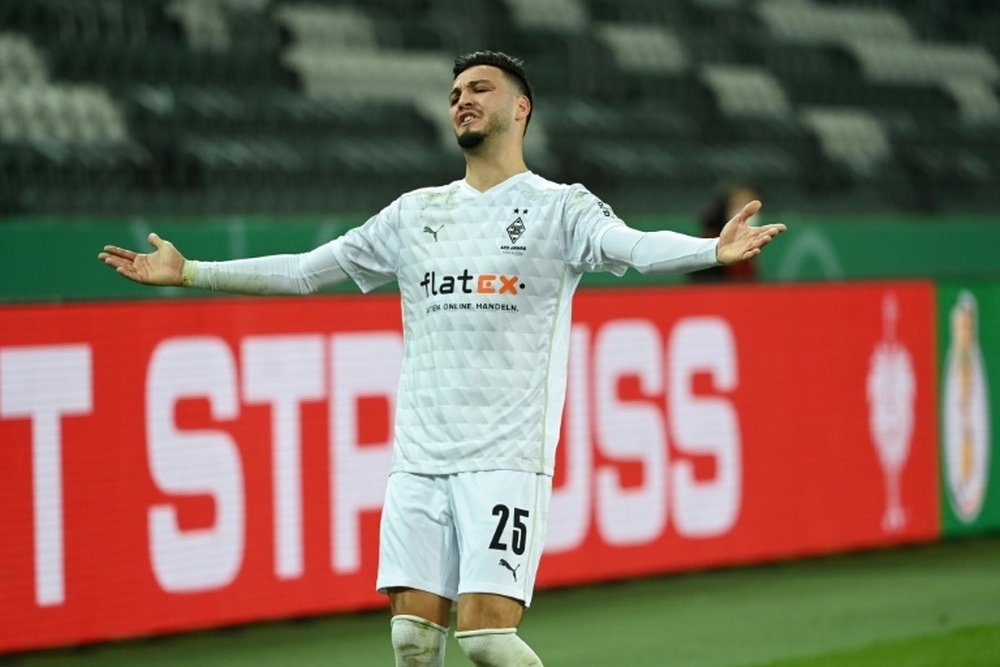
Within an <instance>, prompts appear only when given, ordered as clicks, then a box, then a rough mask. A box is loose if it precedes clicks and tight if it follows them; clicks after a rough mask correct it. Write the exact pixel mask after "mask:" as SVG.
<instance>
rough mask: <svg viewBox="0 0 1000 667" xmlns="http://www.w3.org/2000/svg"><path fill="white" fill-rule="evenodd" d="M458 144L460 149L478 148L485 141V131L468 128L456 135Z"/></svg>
mask: <svg viewBox="0 0 1000 667" xmlns="http://www.w3.org/2000/svg"><path fill="white" fill-rule="evenodd" d="M457 139H458V145H459V146H460V147H461V148H462V150H466V151H471V150H475V149H477V148H479V147H480V146H482V145H483V142H484V141H486V133H485V132H480V131H479V130H469V131H468V132H465V133H463V134H460V135H458V137H457Z"/></svg>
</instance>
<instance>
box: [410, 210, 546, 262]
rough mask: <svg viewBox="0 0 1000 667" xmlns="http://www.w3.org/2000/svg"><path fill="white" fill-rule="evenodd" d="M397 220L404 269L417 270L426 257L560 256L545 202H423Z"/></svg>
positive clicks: (451, 259) (503, 259) (499, 259)
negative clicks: (446, 205) (448, 205)
mask: <svg viewBox="0 0 1000 667" xmlns="http://www.w3.org/2000/svg"><path fill="white" fill-rule="evenodd" d="M402 223H403V224H402V225H401V229H400V235H401V241H402V243H401V245H400V247H401V252H400V264H401V265H402V267H403V268H404V269H405V267H407V266H413V267H415V268H418V269H422V268H424V265H425V264H426V263H428V262H449V263H451V262H459V263H468V262H475V261H485V262H489V263H503V264H517V263H519V262H521V261H522V260H532V261H538V260H541V261H545V260H550V261H561V259H562V257H563V252H562V243H561V236H560V233H559V232H560V230H559V224H558V220H557V218H556V217H555V212H554V211H553V210H552V207H549V206H531V205H518V204H503V205H491V206H480V207H476V208H473V209H466V208H461V207H458V208H444V207H441V208H435V207H428V208H425V209H421V210H415V211H413V212H411V213H410V215H408V216H405V217H404V219H403V221H402Z"/></svg>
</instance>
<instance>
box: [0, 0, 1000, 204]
mask: <svg viewBox="0 0 1000 667" xmlns="http://www.w3.org/2000/svg"><path fill="white" fill-rule="evenodd" d="M477 48H495V49H501V50H506V51H509V52H512V53H515V54H517V55H520V56H522V57H523V58H525V60H526V61H527V64H528V72H529V74H530V76H531V78H532V81H533V83H534V85H535V87H536V91H537V95H536V113H535V116H534V119H535V120H534V121H533V123H532V126H531V129H530V131H529V140H528V151H527V156H528V161H529V165H530V166H533V167H534V168H536V169H537V170H538V171H540V172H542V173H543V174H544V175H546V176H548V177H550V178H553V179H555V180H561V181H582V182H585V183H586V184H587V185H588V186H589V187H590V188H591V189H592V190H594V191H595V192H597V193H599V194H600V195H601V196H602V197H604V198H607V199H608V200H609V201H612V202H615V203H616V205H617V207H618V208H619V210H624V211H629V212H675V211H685V212H691V211H692V208H693V207H700V206H701V205H702V204H703V203H704V202H705V201H707V199H708V198H709V197H710V195H711V194H712V193H713V192H714V191H715V190H716V189H717V188H718V187H719V186H720V185H721V184H723V183H726V182H731V181H750V182H753V183H755V184H756V185H757V186H758V188H759V189H760V190H761V191H762V193H763V194H764V195H765V196H766V197H767V198H768V200H769V205H770V206H771V207H773V208H774V209H776V210H786V211H788V210H794V211H802V212H810V211H822V212H851V211H856V210H867V211H885V212H905V211H910V210H919V211H921V212H925V213H926V212H928V211H941V212H964V211H968V212H981V211H988V210H995V209H996V207H997V204H998V203H1000V66H998V62H1000V5H998V4H997V3H995V2H990V1H987V0H979V1H975V2H973V1H970V2H964V3H949V2H946V1H944V0H936V1H932V0H919V1H917V2H904V1H903V0H852V1H851V2H833V1H822V0H756V1H753V0H677V1H671V2H667V1H659V0H368V1H362V0H344V1H336V0H308V1H304V0H303V1H299V0H90V1H83V0H4V1H3V2H0V215H12V214H68V215H73V214H91V215H93V214H99V215H104V214H106V215H127V214H138V213H143V214H153V215H159V214H163V215H168V214H169V215H211V214H253V213H262V214H292V213H294V214H318V213H369V212H373V211H374V210H377V209H378V208H379V207H381V206H383V205H385V204H386V203H388V201H390V200H391V199H392V198H393V197H394V196H396V195H397V194H399V193H400V192H402V191H404V190H407V189H410V188H414V187H418V186H421V185H429V184H436V183H441V182H446V181H449V180H453V179H455V178H458V177H460V176H461V174H462V163H461V157H460V154H459V153H458V150H457V149H456V148H455V147H454V146H453V139H452V138H451V136H450V132H451V131H450V128H449V126H448V121H447V114H446V104H445V94H446V89H447V87H448V84H449V83H450V63H451V60H452V59H453V57H454V56H455V55H456V54H457V53H460V52H464V51H468V50H473V49H477Z"/></svg>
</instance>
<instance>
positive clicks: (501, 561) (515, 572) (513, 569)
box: [500, 558, 521, 581]
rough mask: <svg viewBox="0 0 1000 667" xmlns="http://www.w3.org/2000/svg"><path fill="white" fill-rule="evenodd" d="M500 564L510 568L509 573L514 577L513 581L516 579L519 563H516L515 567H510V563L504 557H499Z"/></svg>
mask: <svg viewBox="0 0 1000 667" xmlns="http://www.w3.org/2000/svg"><path fill="white" fill-rule="evenodd" d="M500 565H501V567H505V568H507V569H508V570H510V573H511V575H513V577H514V581H517V571H518V570H520V569H521V564H520V563H518V564H517V567H511V566H510V563H508V562H507V560H506V559H504V558H501V559H500Z"/></svg>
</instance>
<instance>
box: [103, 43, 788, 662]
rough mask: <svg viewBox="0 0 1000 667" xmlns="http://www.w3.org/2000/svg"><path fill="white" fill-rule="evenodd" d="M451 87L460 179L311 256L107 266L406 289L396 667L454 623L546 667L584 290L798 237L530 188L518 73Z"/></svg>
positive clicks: (139, 274)
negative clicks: (544, 610)
mask: <svg viewBox="0 0 1000 667" xmlns="http://www.w3.org/2000/svg"><path fill="white" fill-rule="evenodd" d="M453 75H454V80H453V84H452V87H451V89H450V93H449V94H448V96H447V99H448V102H449V106H450V109H451V122H452V126H453V129H454V132H455V136H456V139H457V141H458V144H459V146H461V148H462V150H463V152H464V155H465V162H466V170H465V177H464V178H463V179H461V180H457V181H454V182H452V183H450V184H447V185H443V186H437V187H428V188H423V189H419V190H415V191H413V192H409V193H406V194H403V195H402V196H400V197H399V198H398V199H397V200H395V201H394V202H392V203H391V204H390V205H389V206H388V207H386V208H385V209H384V210H382V211H381V212H380V213H378V214H377V215H375V216H373V217H372V218H370V219H369V220H368V221H367V222H365V223H364V224H363V225H361V226H360V227H356V228H354V229H352V230H350V231H348V232H347V233H346V234H344V235H343V236H341V237H340V238H337V239H334V240H333V241H330V242H329V243H326V244H324V245H322V246H320V247H318V248H316V249H314V250H312V251H309V252H306V253H302V254H300V255H273V256H267V257H258V258H254V259H241V260H232V261H224V262H203V261H194V260H187V259H185V258H184V256H183V255H182V254H181V253H180V252H179V251H178V250H177V248H175V247H174V246H173V244H171V243H170V242H169V241H166V240H163V239H160V238H159V237H158V236H157V235H155V234H150V236H149V241H150V243H151V244H152V245H153V246H154V247H155V251H154V252H151V253H149V254H139V253H136V252H134V251H131V250H127V249H124V248H119V247H115V246H105V248H104V251H103V252H101V253H100V254H99V258H100V259H101V260H102V261H104V262H105V263H106V264H108V265H109V266H111V267H112V268H114V269H115V270H117V271H118V272H119V273H120V274H121V275H123V276H124V277H126V278H129V279H131V280H135V281H137V282H140V283H144V284H148V285H174V286H188V287H198V288H204V289H212V290H220V291H226V292H236V293H251V294H310V293H314V292H316V291H317V290H319V289H321V288H323V287H325V286H327V285H330V284H333V283H336V282H339V281H343V280H347V279H348V278H350V279H351V280H353V281H354V282H355V283H357V285H358V286H359V287H360V288H361V290H362V291H364V292H368V291H369V290H371V289H374V288H376V287H378V286H379V285H383V284H385V283H388V282H390V281H393V280H396V281H398V284H399V290H400V294H401V298H402V304H403V329H404V333H403V339H404V355H403V366H402V371H401V376H400V384H399V392H398V395H397V404H396V413H395V419H394V442H393V461H392V466H391V471H390V475H389V480H388V486H387V489H386V497H385V503H384V507H383V512H382V523H381V529H380V546H379V572H378V579H377V582H376V587H377V588H378V590H379V591H381V592H383V593H385V594H387V595H388V596H389V603H390V608H391V612H392V619H391V641H392V646H393V651H394V654H395V660H396V663H395V664H396V665H397V667H441V666H442V665H444V650H445V639H446V634H447V629H448V626H449V625H450V617H451V612H452V607H453V605H454V606H457V615H456V616H457V617H456V630H457V631H456V637H457V640H458V643H459V645H460V646H461V648H462V650H463V651H464V652H465V653H466V655H467V656H468V657H469V659H470V660H471V661H472V662H473V663H474V664H475V665H478V666H480V667H529V666H538V665H541V664H542V663H541V661H540V659H539V658H538V656H537V655H536V654H535V653H534V651H533V650H532V649H531V648H530V647H529V646H528V645H527V644H526V643H525V642H524V641H523V640H521V639H520V638H519V637H518V635H517V627H518V625H519V623H520V621H521V618H522V615H523V612H524V609H525V608H526V607H527V606H528V605H529V604H530V602H531V596H532V591H533V588H534V582H535V574H536V572H537V569H538V563H539V559H540V558H541V554H542V547H543V543H544V536H545V532H546V523H547V519H548V506H549V500H550V497H551V492H552V475H553V469H554V465H555V448H556V444H557V442H558V440H559V427H560V424H561V415H562V408H563V402H564V397H565V390H566V371H567V358H568V353H569V333H570V321H571V301H572V295H573V292H574V291H575V289H576V286H577V284H578V283H579V280H580V277H581V275H582V274H583V273H584V272H587V271H611V272H613V273H615V274H617V275H622V274H623V273H624V272H625V271H626V269H628V268H629V267H632V268H635V269H637V270H639V271H642V272H649V273H683V272H688V271H695V270H700V269H707V268H710V267H716V266H720V265H722V266H729V265H733V264H737V263H739V262H745V261H746V260H748V259H751V258H753V257H755V256H756V255H758V254H759V253H760V252H761V249H762V248H763V247H764V246H765V245H766V244H767V243H769V242H770V241H771V240H772V239H773V238H774V237H775V236H777V235H778V234H779V233H780V232H782V231H784V229H785V227H784V225H777V224H775V225H767V226H764V227H751V226H749V225H748V224H747V220H748V219H749V218H750V217H752V216H753V215H754V214H755V213H756V212H757V211H758V210H759V209H760V202H758V201H752V202H750V203H747V204H746V205H745V206H743V207H742V208H741V209H740V210H739V211H737V213H736V214H735V215H733V217H732V219H730V220H729V221H728V222H727V223H726V224H725V225H723V226H722V227H721V229H720V230H719V232H718V234H717V235H713V238H695V237H691V236H685V235H682V234H677V233H674V232H670V231H655V232H640V231H637V230H634V229H631V228H629V227H628V226H626V225H625V223H624V222H622V221H621V220H620V219H619V218H618V217H617V216H616V215H615V214H614V212H613V211H612V209H611V207H609V206H608V205H607V204H605V203H604V202H602V201H600V200H599V199H598V198H597V197H595V196H594V195H593V194H591V193H590V192H589V191H588V190H587V189H586V188H585V187H583V186H582V185H579V184H574V185H564V184H559V183H553V182H551V181H548V180H546V179H544V178H542V177H541V176H539V175H537V174H534V173H532V172H531V171H529V170H528V168H527V166H526V165H525V162H524V157H523V143H524V136H525V133H526V131H527V127H528V123H529V121H530V118H531V113H532V109H533V104H534V99H533V95H532V90H531V86H530V85H529V83H528V80H527V76H526V75H525V72H524V69H523V63H522V62H521V61H520V60H518V59H516V58H512V57H510V56H508V55H506V54H503V53H497V52H489V51H486V52H476V53H471V54H467V55H464V56H460V57H459V58H458V59H457V60H456V61H455V65H454V69H453ZM345 317H350V314H349V313H345Z"/></svg>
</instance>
